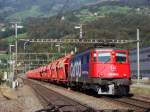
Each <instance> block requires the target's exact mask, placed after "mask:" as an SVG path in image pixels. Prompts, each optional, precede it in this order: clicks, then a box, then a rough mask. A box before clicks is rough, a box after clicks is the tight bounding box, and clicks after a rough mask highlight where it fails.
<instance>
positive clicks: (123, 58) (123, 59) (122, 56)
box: [116, 52, 127, 63]
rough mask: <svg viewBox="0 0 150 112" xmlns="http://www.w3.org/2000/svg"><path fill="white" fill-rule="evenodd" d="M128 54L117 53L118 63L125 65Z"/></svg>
mask: <svg viewBox="0 0 150 112" xmlns="http://www.w3.org/2000/svg"><path fill="white" fill-rule="evenodd" d="M126 56H127V55H126V53H125V52H118V53H116V62H120V63H124V62H126V60H127V58H126Z"/></svg>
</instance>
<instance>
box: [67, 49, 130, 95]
mask: <svg viewBox="0 0 150 112" xmlns="http://www.w3.org/2000/svg"><path fill="white" fill-rule="evenodd" d="M128 55H129V53H128V51H127V50H115V49H102V48H97V49H96V48H95V49H92V50H88V51H86V52H83V53H79V54H77V55H75V56H74V57H73V58H72V59H71V63H70V66H71V67H70V71H69V72H70V74H69V81H70V84H71V86H79V88H83V89H89V90H94V91H96V92H97V93H98V94H106V95H127V94H128V92H129V85H130V64H129V58H128V57H129V56H128Z"/></svg>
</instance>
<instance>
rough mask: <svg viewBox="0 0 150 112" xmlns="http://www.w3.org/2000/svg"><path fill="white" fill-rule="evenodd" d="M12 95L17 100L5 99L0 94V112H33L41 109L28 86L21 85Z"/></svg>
mask: <svg viewBox="0 0 150 112" xmlns="http://www.w3.org/2000/svg"><path fill="white" fill-rule="evenodd" d="M13 93H15V94H16V95H17V99H7V98H5V97H3V95H2V94H1V92H0V112H35V111H36V110H40V109H42V108H43V107H42V105H41V104H40V102H39V100H38V99H37V97H36V96H35V93H34V91H33V90H32V89H31V88H30V87H29V86H27V85H22V86H21V87H19V88H17V90H16V91H13ZM10 94H11V92H10Z"/></svg>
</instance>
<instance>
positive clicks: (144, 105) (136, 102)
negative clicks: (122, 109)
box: [104, 97, 150, 112]
mask: <svg viewBox="0 0 150 112" xmlns="http://www.w3.org/2000/svg"><path fill="white" fill-rule="evenodd" d="M104 98H105V99H106V100H111V101H114V102H116V103H121V104H123V105H129V107H131V108H132V109H133V110H134V111H136V112H150V102H148V101H143V100H140V99H135V98H132V97H131V98H130V97H122V98H110V97H104Z"/></svg>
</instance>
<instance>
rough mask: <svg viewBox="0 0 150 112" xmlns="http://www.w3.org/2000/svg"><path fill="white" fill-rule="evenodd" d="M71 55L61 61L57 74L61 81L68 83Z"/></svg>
mask: <svg viewBox="0 0 150 112" xmlns="http://www.w3.org/2000/svg"><path fill="white" fill-rule="evenodd" d="M70 58H71V55H70V54H69V55H67V56H65V57H64V58H61V59H59V62H58V64H57V69H58V70H57V73H58V78H59V81H67V79H68V67H69V62H70Z"/></svg>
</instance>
